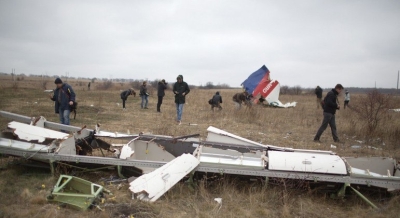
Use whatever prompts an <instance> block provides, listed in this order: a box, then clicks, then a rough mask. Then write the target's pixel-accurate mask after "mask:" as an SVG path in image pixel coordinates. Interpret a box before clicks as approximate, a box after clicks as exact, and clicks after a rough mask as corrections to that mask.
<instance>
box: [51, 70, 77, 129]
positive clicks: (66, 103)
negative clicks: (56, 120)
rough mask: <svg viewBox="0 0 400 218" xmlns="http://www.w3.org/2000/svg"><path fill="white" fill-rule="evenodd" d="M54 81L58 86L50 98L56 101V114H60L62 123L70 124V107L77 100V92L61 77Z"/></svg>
mask: <svg viewBox="0 0 400 218" xmlns="http://www.w3.org/2000/svg"><path fill="white" fill-rule="evenodd" d="M54 83H55V84H56V86H57V88H56V89H55V90H54V93H53V96H51V95H50V99H51V100H52V101H54V102H55V104H54V109H55V112H56V114H59V117H60V123H61V124H64V125H69V114H70V113H71V109H70V107H71V106H73V105H74V102H75V92H74V90H73V89H72V87H71V86H70V85H68V84H67V83H63V82H62V80H61V79H60V78H57V79H56V80H55V81H54Z"/></svg>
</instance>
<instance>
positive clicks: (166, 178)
mask: <svg viewBox="0 0 400 218" xmlns="http://www.w3.org/2000/svg"><path fill="white" fill-rule="evenodd" d="M199 163H200V161H199V160H198V159H197V158H195V157H194V156H193V155H191V154H182V155H181V156H180V157H177V158H175V159H174V160H172V161H170V162H169V163H167V164H165V165H164V166H162V167H160V168H158V169H156V170H154V171H153V172H151V173H148V174H145V175H143V176H140V177H139V178H137V179H135V180H134V181H133V182H131V183H130V188H129V189H130V190H131V191H132V192H133V194H134V195H137V198H138V199H140V200H144V201H150V202H154V201H156V200H157V199H158V198H160V197H161V196H162V195H163V194H164V193H165V192H167V191H168V190H169V189H170V188H172V187H173V186H174V185H175V184H176V183H177V182H179V180H181V179H182V178H183V177H184V176H186V175H187V174H189V173H190V172H191V171H192V170H193V169H194V168H196V167H197V165H199ZM134 195H133V196H132V197H134Z"/></svg>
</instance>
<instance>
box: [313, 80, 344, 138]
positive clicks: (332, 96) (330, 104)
mask: <svg viewBox="0 0 400 218" xmlns="http://www.w3.org/2000/svg"><path fill="white" fill-rule="evenodd" d="M342 90H343V86H342V85H341V84H337V85H336V86H335V88H334V89H332V90H331V91H329V92H328V93H327V94H326V96H325V98H324V101H323V102H322V104H323V109H324V113H323V114H324V119H323V121H322V124H321V126H320V127H319V129H318V132H317V134H316V135H315V137H314V142H321V141H320V137H321V135H322V133H323V132H324V131H325V129H326V127H328V124H329V126H330V127H331V131H332V137H333V141H335V142H340V140H339V137H338V135H337V132H336V121H335V113H336V110H339V109H340V105H339V103H338V100H337V97H338V95H339V94H340V92H342Z"/></svg>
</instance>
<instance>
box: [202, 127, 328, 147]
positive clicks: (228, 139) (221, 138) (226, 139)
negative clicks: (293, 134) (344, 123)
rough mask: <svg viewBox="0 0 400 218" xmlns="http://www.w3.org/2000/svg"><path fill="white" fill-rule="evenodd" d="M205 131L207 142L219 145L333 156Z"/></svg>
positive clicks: (216, 130) (213, 129)
mask: <svg viewBox="0 0 400 218" xmlns="http://www.w3.org/2000/svg"><path fill="white" fill-rule="evenodd" d="M207 131H208V135H207V141H210V142H220V143H226V144H234V145H243V146H254V147H255V148H270V149H274V150H281V151H295V152H311V153H326V154H334V152H332V151H321V150H305V149H293V148H287V147H279V146H274V145H264V144H261V143H257V142H255V141H251V140H248V139H246V138H242V137H240V136H237V135H235V134H232V133H229V132H226V131H224V130H221V129H218V128H215V127H213V126H210V127H208V128H207Z"/></svg>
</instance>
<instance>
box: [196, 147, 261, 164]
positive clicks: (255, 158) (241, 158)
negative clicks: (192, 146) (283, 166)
mask: <svg viewBox="0 0 400 218" xmlns="http://www.w3.org/2000/svg"><path fill="white" fill-rule="evenodd" d="M197 155H198V156H199V159H200V162H201V163H215V164H229V165H235V166H250V167H255V168H260V169H262V168H264V166H263V165H264V164H263V161H262V160H261V152H258V153H257V154H251V153H246V154H242V153H240V152H238V151H235V150H222V149H217V148H208V147H201V149H200V152H199V153H198V154H197Z"/></svg>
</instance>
